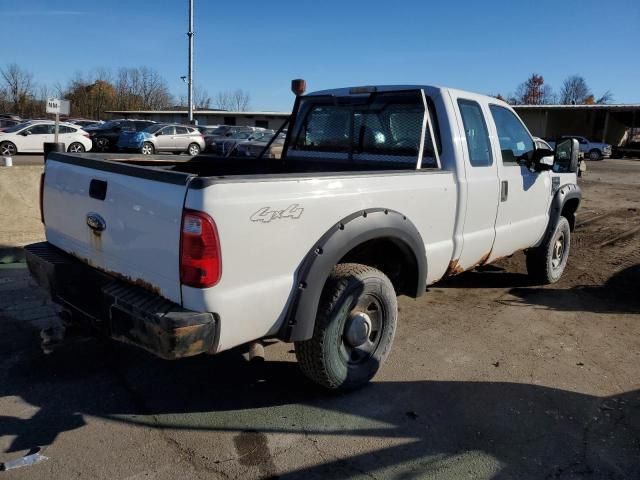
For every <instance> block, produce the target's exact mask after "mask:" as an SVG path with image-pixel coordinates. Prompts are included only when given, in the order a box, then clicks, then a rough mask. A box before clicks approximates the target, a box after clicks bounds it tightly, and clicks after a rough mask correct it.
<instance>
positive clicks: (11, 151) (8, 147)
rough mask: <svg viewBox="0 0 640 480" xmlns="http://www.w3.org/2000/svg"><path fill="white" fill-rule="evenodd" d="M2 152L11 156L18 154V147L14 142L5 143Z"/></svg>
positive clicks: (0, 150) (0, 151)
mask: <svg viewBox="0 0 640 480" xmlns="http://www.w3.org/2000/svg"><path fill="white" fill-rule="evenodd" d="M0 153H2V155H5V156H7V155H8V156H11V155H15V154H16V147H15V146H14V145H13V144H12V143H3V144H2V148H1V149H0Z"/></svg>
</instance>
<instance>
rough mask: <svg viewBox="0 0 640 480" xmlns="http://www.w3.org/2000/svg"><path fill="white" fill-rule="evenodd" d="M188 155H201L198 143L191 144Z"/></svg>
mask: <svg viewBox="0 0 640 480" xmlns="http://www.w3.org/2000/svg"><path fill="white" fill-rule="evenodd" d="M187 153H188V154H189V155H191V156H195V155H198V154H200V145H198V144H197V143H191V144H190V145H189V147H188V148H187Z"/></svg>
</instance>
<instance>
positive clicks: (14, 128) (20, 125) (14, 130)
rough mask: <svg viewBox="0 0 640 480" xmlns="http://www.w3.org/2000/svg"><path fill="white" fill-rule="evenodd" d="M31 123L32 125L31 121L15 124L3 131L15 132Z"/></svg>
mask: <svg viewBox="0 0 640 480" xmlns="http://www.w3.org/2000/svg"><path fill="white" fill-rule="evenodd" d="M29 125H31V122H23V123H19V124H17V125H14V126H13V127H9V128H5V129H4V130H3V132H4V133H14V132H17V131H20V130H22V129H23V128H25V127H28V126H29Z"/></svg>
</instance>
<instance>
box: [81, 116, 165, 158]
mask: <svg viewBox="0 0 640 480" xmlns="http://www.w3.org/2000/svg"><path fill="white" fill-rule="evenodd" d="M154 123H156V122H152V121H151V120H111V121H109V122H105V123H103V124H102V125H101V126H100V127H98V128H87V129H86V130H85V131H86V132H87V133H88V134H89V136H90V137H91V141H92V142H93V150H94V151H98V152H114V151H116V150H117V144H118V138H119V137H120V133H121V132H123V131H132V132H139V131H140V130H144V129H145V128H147V127H148V126H149V125H153V124H154Z"/></svg>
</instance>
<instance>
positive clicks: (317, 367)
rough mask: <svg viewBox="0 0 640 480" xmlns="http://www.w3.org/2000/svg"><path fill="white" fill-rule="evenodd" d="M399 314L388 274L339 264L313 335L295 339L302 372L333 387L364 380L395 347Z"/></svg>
mask: <svg viewBox="0 0 640 480" xmlns="http://www.w3.org/2000/svg"><path fill="white" fill-rule="evenodd" d="M397 318H398V304H397V299H396V292H395V290H394V289H393V285H392V284H391V281H390V280H389V279H388V278H387V276H386V275H385V274H384V273H382V272H381V271H379V270H377V269H375V268H372V267H368V266H366V265H360V264H357V263H343V264H339V265H337V266H336V267H334V269H333V271H332V273H331V275H330V276H329V279H328V280H327V282H326V283H325V286H324V289H323V291H322V295H321V297H320V303H319V305H318V314H317V316H316V322H315V327H314V331H313V336H312V338H310V339H309V340H305V341H302V342H296V344H295V351H296V358H297V359H298V362H299V363H300V367H301V369H302V372H303V373H304V374H305V375H306V376H307V377H309V378H310V379H311V380H313V381H314V382H315V383H317V384H319V385H321V386H322V387H324V388H327V389H330V390H351V389H354V388H358V387H361V386H363V385H365V384H366V383H367V382H368V381H369V380H371V379H372V378H373V376H374V375H375V374H376V372H377V371H378V368H380V365H382V364H383V363H384V361H385V359H386V358H387V355H388V354H389V351H390V350H391V345H392V343H393V337H394V335H395V331H396V324H397Z"/></svg>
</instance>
